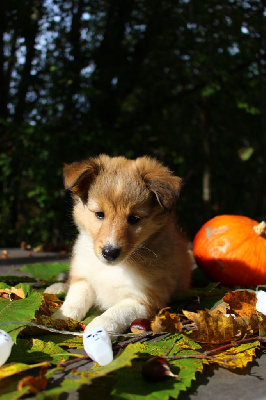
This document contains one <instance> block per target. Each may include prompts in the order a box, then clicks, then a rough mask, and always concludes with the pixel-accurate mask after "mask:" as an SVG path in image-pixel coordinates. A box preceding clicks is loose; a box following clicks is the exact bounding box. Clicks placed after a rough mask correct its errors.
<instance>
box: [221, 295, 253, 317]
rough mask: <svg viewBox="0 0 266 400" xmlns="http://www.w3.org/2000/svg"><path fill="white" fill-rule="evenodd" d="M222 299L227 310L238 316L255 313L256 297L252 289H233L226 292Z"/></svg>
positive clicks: (249, 315)
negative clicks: (226, 305)
mask: <svg viewBox="0 0 266 400" xmlns="http://www.w3.org/2000/svg"><path fill="white" fill-rule="evenodd" d="M223 301H224V302H225V303H227V304H228V306H229V307H228V312H229V313H230V314H235V315H237V316H239V317H249V318H251V317H252V315H254V314H256V303H257V297H256V292H255V291H252V290H235V291H230V292H228V293H226V295H225V296H224V297H223Z"/></svg>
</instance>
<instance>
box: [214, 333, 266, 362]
mask: <svg viewBox="0 0 266 400" xmlns="http://www.w3.org/2000/svg"><path fill="white" fill-rule="evenodd" d="M259 347H260V342H259V341H257V340H256V341H254V342H250V343H244V344H241V345H239V346H235V347H231V348H230V349H229V350H226V351H224V352H221V353H219V354H216V355H214V356H213V358H214V359H216V360H215V363H218V365H220V367H224V368H229V369H236V368H245V367H246V366H247V364H248V363H249V362H252V361H253V359H254V357H255V355H256V349H258V348H259ZM211 362H213V361H211Z"/></svg>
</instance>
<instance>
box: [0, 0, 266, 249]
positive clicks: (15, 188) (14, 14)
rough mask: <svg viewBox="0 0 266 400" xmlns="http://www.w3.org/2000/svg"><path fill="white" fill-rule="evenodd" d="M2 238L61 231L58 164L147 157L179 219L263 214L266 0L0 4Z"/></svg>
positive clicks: (7, 242) (4, 242) (65, 219)
mask: <svg viewBox="0 0 266 400" xmlns="http://www.w3.org/2000/svg"><path fill="white" fill-rule="evenodd" d="M0 134H1V142H0V168H1V174H0V192H1V209H0V221H1V222H0V231H1V241H0V246H1V247H3V246H17V245H19V243H20V241H22V240H24V241H27V242H30V243H31V244H32V245H36V244H39V243H44V242H56V241H57V242H62V241H65V240H72V238H73V233H74V230H73V227H72V224H71V217H70V209H71V205H70V204H71V201H70V198H69V194H67V193H65V192H64V190H63V184H62V165H63V163H65V162H71V161H76V160H79V159H83V158H86V157H89V156H94V155H97V154H99V153H102V152H105V153H108V154H110V155H125V156H127V157H132V158H133V157H137V156H140V155H143V154H148V155H151V156H154V157H157V158H158V159H160V160H161V161H163V162H164V163H165V164H166V165H168V166H169V167H170V168H171V169H172V170H173V171H175V173H176V174H177V175H179V176H182V177H183V178H184V179H185V187H184V189H183V193H182V196H181V198H180V201H179V203H178V207H177V211H178V215H179V221H180V223H181V225H182V226H183V228H184V230H185V231H186V232H187V235H188V237H189V238H190V239H192V238H193V236H194V234H195V232H196V231H197V230H198V229H199V227H200V226H201V224H203V223H204V222H205V221H206V220H207V219H208V218H210V217H212V216H214V215H217V214H224V213H229V214H242V215H246V216H249V217H251V218H255V219H258V220H260V219H261V218H263V217H264V218H265V215H266V2H265V1H263V0H251V1H246V0H220V1H219V2H216V1H213V0H205V1H202V0H109V1H104V0H66V1H62V0H60V1H58V0H23V1H21V0H8V1H1V2H0Z"/></svg>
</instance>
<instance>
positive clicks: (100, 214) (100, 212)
mask: <svg viewBox="0 0 266 400" xmlns="http://www.w3.org/2000/svg"><path fill="white" fill-rule="evenodd" d="M95 217H96V218H98V219H104V213H103V212H102V211H99V212H96V213H95Z"/></svg>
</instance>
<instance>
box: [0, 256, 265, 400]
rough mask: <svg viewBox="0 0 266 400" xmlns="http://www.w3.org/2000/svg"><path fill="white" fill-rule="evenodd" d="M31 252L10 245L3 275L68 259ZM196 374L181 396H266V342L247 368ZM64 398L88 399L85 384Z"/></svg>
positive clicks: (200, 399) (204, 399)
mask: <svg viewBox="0 0 266 400" xmlns="http://www.w3.org/2000/svg"><path fill="white" fill-rule="evenodd" d="M28 253H29V252H28V251H23V250H20V249H9V250H8V258H6V259H2V258H1V259H0V275H19V276H22V275H27V274H26V273H24V272H21V271H18V269H19V268H21V267H22V266H23V265H26V264H30V263H37V262H43V263H50V262H68V256H67V255H62V254H60V253H51V252H50V253H41V252H40V253H34V252H31V256H29V255H28ZM0 254H2V252H1V249H0ZM75 352H77V350H75ZM72 368H76V369H77V370H85V369H88V364H87V363H86V364H85V363H84V361H80V362H77V363H76V364H75V365H72V366H71V368H70V367H68V368H66V370H65V373H66V374H67V373H68V372H69V371H68V369H69V370H70V369H72ZM58 378H59V380H60V377H58ZM196 378H197V379H196V380H195V381H194V382H193V384H192V387H191V389H190V390H189V391H187V392H183V393H182V394H181V395H180V396H179V398H178V399H179V400H211V399H212V400H213V399H214V400H266V346H265V349H262V350H260V351H258V352H257V358H256V360H255V361H254V362H253V363H250V364H249V365H248V367H247V368H245V369H244V370H242V369H241V370H240V371H239V372H231V371H229V370H226V369H223V368H215V367H205V368H204V373H202V374H200V373H198V375H197V377H196ZM59 380H58V381H59ZM55 384H56V382H55ZM61 398H62V399H64V400H65V399H67V400H76V399H85V398H86V399H88V392H87V391H86V388H84V387H83V388H82V389H81V390H80V391H79V392H70V393H66V394H65V395H63V396H62V397H61Z"/></svg>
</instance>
